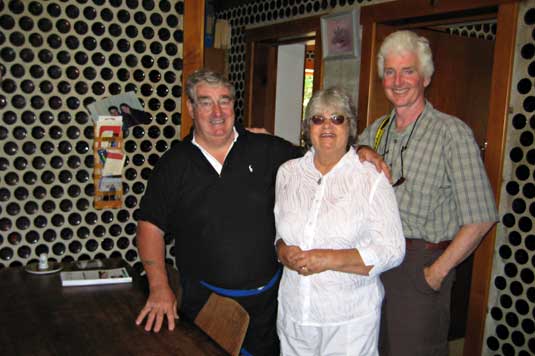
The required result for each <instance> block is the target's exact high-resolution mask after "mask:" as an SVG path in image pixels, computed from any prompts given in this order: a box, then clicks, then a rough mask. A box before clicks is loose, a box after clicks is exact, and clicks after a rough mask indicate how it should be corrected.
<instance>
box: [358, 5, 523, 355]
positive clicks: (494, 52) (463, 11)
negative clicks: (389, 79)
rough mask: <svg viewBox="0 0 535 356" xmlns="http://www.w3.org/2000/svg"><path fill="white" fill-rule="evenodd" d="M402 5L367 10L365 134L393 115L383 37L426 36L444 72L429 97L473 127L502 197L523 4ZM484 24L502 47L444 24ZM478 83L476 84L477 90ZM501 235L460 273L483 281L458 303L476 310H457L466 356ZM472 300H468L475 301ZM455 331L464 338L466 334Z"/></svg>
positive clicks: (475, 343) (475, 346)
mask: <svg viewBox="0 0 535 356" xmlns="http://www.w3.org/2000/svg"><path fill="white" fill-rule="evenodd" d="M400 3H401V2H400V1H395V2H392V3H385V4H379V5H374V6H366V7H364V8H362V10H361V24H362V26H363V44H362V54H363V56H362V62H361V76H360V77H361V80H360V87H359V117H360V118H362V120H359V124H360V125H359V131H361V130H362V129H363V128H364V127H365V126H367V125H369V124H370V123H371V122H373V121H374V120H375V119H377V118H378V117H380V116H382V115H384V114H385V113H387V112H389V111H390V107H389V103H388V101H387V100H386V99H385V97H384V94H383V90H382V86H381V82H380V80H379V79H378V76H377V71H376V66H375V63H376V53H377V50H378V47H379V44H380V43H381V41H382V39H384V37H385V36H386V35H387V34H389V33H391V32H393V31H395V30H398V29H411V30H414V31H415V32H419V33H421V34H422V35H424V36H425V37H428V38H429V39H430V42H431V44H432V47H433V48H432V49H433V54H434V56H433V57H434V60H435V66H436V71H435V74H434V76H433V79H432V83H431V85H430V87H429V88H428V90H427V92H426V96H427V98H428V99H429V100H430V102H431V103H432V104H433V105H434V106H435V107H436V108H438V109H439V110H441V111H444V112H447V113H449V114H452V115H455V116H458V117H460V118H462V119H465V122H466V123H467V124H468V125H469V126H470V127H471V128H472V129H473V131H474V133H475V136H476V139H477V141H478V144H479V145H480V147H481V148H482V149H486V151H485V152H484V153H483V155H484V158H485V167H486V169H487V173H488V175H489V179H490V181H491V185H492V188H493V191H494V194H495V197H497V199H498V197H499V196H500V195H499V187H500V177H501V171H502V157H503V150H504V148H503V145H504V139H503V134H504V132H505V123H506V119H507V106H508V96H509V88H510V81H511V70H512V59H511V58H512V53H513V50H514V40H515V26H516V15H517V7H516V3H514V2H512V1H484V0H476V1H470V2H462V1H451V2H436V1H423V0H407V1H403V4H400ZM483 21H495V23H496V26H497V33H496V39H495V41H494V43H488V41H487V40H478V39H472V38H460V37H457V36H450V35H449V34H447V33H444V31H443V29H444V26H446V27H448V26H452V25H454V24H466V23H474V22H483ZM485 41H486V42H487V43H485ZM476 82H477V84H476ZM472 84H476V86H477V88H474V87H473V86H472ZM466 104H468V105H466ZM489 123H492V125H489ZM494 234H495V232H494V230H492V231H491V233H489V236H487V237H486V238H485V239H484V240H483V242H482V244H481V245H480V246H479V248H478V249H477V251H476V253H475V255H474V257H473V258H474V260H473V264H472V265H470V263H471V261H470V260H467V262H466V263H464V264H462V265H461V266H460V267H459V271H460V272H458V273H464V274H465V275H464V276H459V275H458V280H461V281H462V282H465V283H467V280H470V279H469V277H467V275H468V276H469V275H471V274H473V275H477V276H478V278H474V279H472V280H471V281H470V282H468V283H467V285H465V286H463V287H462V288H464V289H465V290H466V289H468V290H469V293H467V294H468V295H466V294H464V295H463V293H460V294H461V296H457V298H460V300H457V302H456V303H458V304H459V307H460V308H461V309H462V308H463V307H464V306H466V305H467V304H468V309H467V310H460V311H459V310H458V308H457V310H456V309H455V308H456V307H454V310H456V311H455V312H457V313H459V312H460V313H461V314H462V315H461V316H460V318H461V319H462V320H460V321H459V315H456V316H454V318H457V320H456V321H452V326H454V325H455V323H457V325H456V327H457V329H458V328H459V325H461V327H460V328H461V330H460V331H461V333H464V336H465V342H464V355H479V354H481V345H482V340H483V333H484V323H485V317H486V311H487V310H486V309H487V308H486V307H487V300H488V290H489V280H490V271H491V269H492V256H493V251H494V238H495V236H494ZM470 272H471V273H470ZM462 288H458V289H462ZM461 292H462V291H461ZM454 294H455V292H454ZM454 298H455V296H454ZM464 300H468V303H467V302H465V301H464ZM463 304H464V305H463ZM465 321H466V324H465ZM464 327H466V329H464ZM452 332H453V333H457V334H458V333H459V330H452ZM456 336H457V337H458V336H461V335H456Z"/></svg>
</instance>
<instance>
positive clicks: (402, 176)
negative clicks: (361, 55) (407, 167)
mask: <svg viewBox="0 0 535 356" xmlns="http://www.w3.org/2000/svg"><path fill="white" fill-rule="evenodd" d="M420 116H422V113H420V114H419V115H418V117H417V118H416V120H414V124H413V125H412V129H411V132H410V133H409V138H407V142H405V145H403V146H401V150H400V153H399V156H400V159H401V177H399V179H398V180H397V181H395V182H394V183H392V187H399V186H400V185H402V184H403V183H405V181H406V180H407V179H406V178H405V172H404V171H403V152H405V150H406V149H407V147H409V142H410V140H411V137H412V133H413V132H414V129H415V128H416V124H418V120H419V119H420ZM392 122H394V120H392V121H390V124H389V125H388V131H387V132H386V142H385V146H384V151H383V154H382V156H383V157H386V155H387V154H388V153H389V152H390V151H389V150H387V148H388V136H389V134H390V126H392Z"/></svg>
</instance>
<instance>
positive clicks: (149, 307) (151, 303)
mask: <svg viewBox="0 0 535 356" xmlns="http://www.w3.org/2000/svg"><path fill="white" fill-rule="evenodd" d="M145 318H146V322H145V331H151V329H152V331H154V332H159V331H160V329H161V328H162V324H163V320H164V318H167V327H168V329H169V330H174V329H175V319H178V311H177V302H176V297H175V294H174V293H173V291H172V290H171V288H170V287H169V286H166V287H160V288H154V287H153V288H151V292H150V295H149V298H148V299H147V302H146V303H145V306H144V307H143V309H141V312H140V313H139V315H138V317H137V319H136V325H141V324H142V323H143V320H144V319H145Z"/></svg>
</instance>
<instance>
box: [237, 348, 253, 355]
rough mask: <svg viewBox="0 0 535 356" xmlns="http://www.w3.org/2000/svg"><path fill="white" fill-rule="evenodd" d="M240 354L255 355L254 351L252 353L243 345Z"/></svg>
mask: <svg viewBox="0 0 535 356" xmlns="http://www.w3.org/2000/svg"><path fill="white" fill-rule="evenodd" d="M240 355H241V356H253V354H252V353H250V352H249V351H247V350H246V349H244V348H243V347H242V348H241V349H240Z"/></svg>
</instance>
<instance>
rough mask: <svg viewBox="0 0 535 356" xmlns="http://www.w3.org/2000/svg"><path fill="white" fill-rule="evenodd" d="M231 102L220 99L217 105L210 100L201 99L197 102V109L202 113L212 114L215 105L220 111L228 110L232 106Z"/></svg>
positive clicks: (228, 99)
mask: <svg viewBox="0 0 535 356" xmlns="http://www.w3.org/2000/svg"><path fill="white" fill-rule="evenodd" d="M232 102H233V100H232V99H231V98H226V97H225V98H220V99H219V100H217V103H216V102H214V101H213V100H212V99H210V98H201V99H199V100H197V102H196V105H197V107H198V108H199V109H200V110H202V111H204V112H212V111H213V110H214V107H215V105H218V106H219V107H220V108H221V109H222V110H225V109H229V108H230V107H231V106H232Z"/></svg>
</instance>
